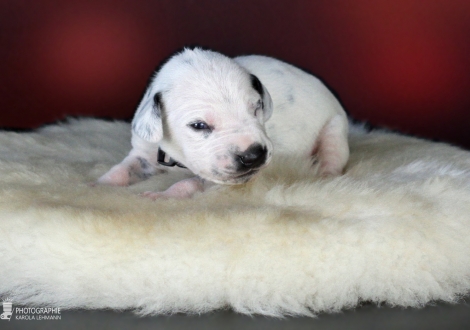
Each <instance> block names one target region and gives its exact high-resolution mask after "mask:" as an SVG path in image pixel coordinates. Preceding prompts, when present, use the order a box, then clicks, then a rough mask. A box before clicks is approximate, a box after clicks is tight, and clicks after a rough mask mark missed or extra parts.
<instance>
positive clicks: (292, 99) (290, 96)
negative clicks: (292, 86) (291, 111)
mask: <svg viewBox="0 0 470 330" xmlns="http://www.w3.org/2000/svg"><path fill="white" fill-rule="evenodd" d="M287 101H289V103H290V104H293V103H294V102H295V99H294V95H293V94H289V95H287Z"/></svg>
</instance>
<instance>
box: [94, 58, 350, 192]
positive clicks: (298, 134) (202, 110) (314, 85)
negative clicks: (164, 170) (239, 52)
mask: <svg viewBox="0 0 470 330" xmlns="http://www.w3.org/2000/svg"><path fill="white" fill-rule="evenodd" d="M252 74H253V75H255V76H256V77H257V78H258V79H259V80H260V81H261V86H260V88H261V89H262V90H261V91H257V90H256V89H255V88H254V86H253V82H252V77H251V75H252ZM157 94H159V95H160V98H159V100H160V101H155V99H154V97H155V95H157ZM196 121H203V122H205V123H208V124H209V126H210V127H211V130H210V133H207V134H204V133H203V132H201V131H194V130H193V129H192V128H191V127H190V125H189V124H191V123H193V122H196ZM132 126H133V137H132V147H133V149H132V150H131V152H130V154H129V155H128V156H127V157H126V158H125V159H124V161H122V162H121V163H120V164H118V165H116V166H114V167H113V168H112V169H111V170H110V171H109V172H108V173H106V174H105V175H104V176H102V177H101V178H100V179H99V180H98V182H99V183H103V184H111V185H128V184H132V183H135V182H136V179H137V178H148V176H149V175H153V174H155V173H156V172H158V169H160V170H161V166H160V165H158V164H157V162H156V159H155V155H156V151H157V149H158V148H159V147H161V148H162V149H164V151H165V152H166V153H167V154H168V155H169V156H171V157H172V158H173V159H175V160H176V161H178V162H179V163H182V164H184V165H185V166H186V167H187V168H188V169H189V170H190V171H191V172H192V173H194V174H195V175H196V176H197V177H198V178H201V179H204V180H207V181H210V182H215V183H219V184H240V183H245V182H247V181H248V180H249V179H250V178H251V177H252V176H254V175H255V174H256V173H258V171H259V169H261V168H263V167H265V166H267V165H268V164H269V162H270V159H271V157H272V153H273V152H274V153H275V154H276V155H290V156H292V157H300V158H301V159H303V160H304V161H306V162H311V161H310V158H311V157H312V155H313V153H314V152H315V151H318V152H317V156H318V157H317V159H318V160H319V162H320V163H321V167H320V174H323V175H327V174H333V175H337V174H341V172H342V171H343V168H344V166H345V164H346V162H347V159H348V156H349V148H348V142H347V132H348V124H347V118H346V115H345V112H344V110H343V109H342V107H341V105H340V104H339V102H338V101H337V100H336V98H335V97H334V96H333V95H332V93H331V92H330V91H329V90H328V89H327V88H326V87H325V86H324V85H323V84H322V83H321V82H320V81H319V80H318V79H317V78H315V77H313V76H312V75H309V74H307V73H305V72H303V71H301V70H300V69H297V68H295V67H293V66H291V65H289V64H287V63H284V62H281V61H279V60H276V59H273V58H269V57H264V56H242V57H237V58H235V59H230V58H228V57H226V56H224V55H222V54H219V53H216V52H212V51H206V50H201V49H194V50H188V49H186V50H184V51H183V52H181V53H179V54H177V55H175V56H173V57H172V58H171V59H170V60H169V61H168V62H167V63H166V64H164V65H163V66H162V68H161V69H160V70H159V71H158V72H157V73H156V75H155V77H154V78H153V79H152V81H151V84H150V86H149V87H148V89H147V91H146V93H145V95H144V97H143V99H142V101H141V103H140V105H139V106H138V108H137V111H136V114H135V117H134V120H133V125H132ZM255 144H259V145H261V146H263V147H265V148H266V149H267V157H266V161H265V163H264V165H263V166H261V167H260V168H258V167H257V168H255V169H254V170H253V171H251V170H250V171H247V173H246V174H247V175H243V176H241V174H245V173H244V172H243V171H245V168H242V169H237V170H234V168H236V165H237V161H238V155H239V154H240V153H241V152H244V151H246V150H248V149H249V148H250V147H251V146H253V145H255ZM142 159H144V160H145V162H146V164H147V162H148V163H149V164H150V165H151V166H146V167H145V169H143V171H146V172H145V173H144V174H145V175H141V173H140V166H139V162H141V161H142ZM183 186H186V187H188V189H190V188H191V187H196V189H193V190H188V191H184V190H181V192H182V195H184V196H185V197H188V196H191V195H192V194H193V193H194V192H195V191H200V187H201V186H202V183H198V184H196V185H180V187H183ZM178 191H180V189H179V190H178ZM168 195H172V196H173V197H177V196H174V192H172V193H170V192H164V193H163V194H162V193H158V194H154V193H150V192H149V193H147V194H145V196H147V197H151V198H154V199H155V198H158V197H165V196H168Z"/></svg>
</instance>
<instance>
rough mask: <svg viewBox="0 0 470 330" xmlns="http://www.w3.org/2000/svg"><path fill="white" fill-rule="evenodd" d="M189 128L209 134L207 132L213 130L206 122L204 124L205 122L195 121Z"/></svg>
mask: <svg viewBox="0 0 470 330" xmlns="http://www.w3.org/2000/svg"><path fill="white" fill-rule="evenodd" d="M188 126H189V127H191V128H192V129H194V130H195V131H206V132H207V131H211V130H212V128H211V127H210V126H209V125H208V124H207V123H206V122H203V121H195V122H192V123H189V124H188Z"/></svg>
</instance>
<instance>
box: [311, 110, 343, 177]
mask: <svg viewBox="0 0 470 330" xmlns="http://www.w3.org/2000/svg"><path fill="white" fill-rule="evenodd" d="M316 149H317V152H318V159H319V162H320V175H322V176H329V175H340V174H342V172H343V169H344V166H346V163H347V162H348V158H349V145H348V121H347V119H346V117H344V116H342V115H336V116H334V117H333V118H332V119H331V120H330V121H329V122H328V123H326V125H325V126H324V127H323V128H322V130H321V132H320V135H319V137H318V141H317V148H316Z"/></svg>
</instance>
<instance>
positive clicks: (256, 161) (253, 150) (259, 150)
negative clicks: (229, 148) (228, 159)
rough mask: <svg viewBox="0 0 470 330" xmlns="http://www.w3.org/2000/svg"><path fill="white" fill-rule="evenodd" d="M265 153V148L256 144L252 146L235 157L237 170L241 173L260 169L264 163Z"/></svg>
mask: <svg viewBox="0 0 470 330" xmlns="http://www.w3.org/2000/svg"><path fill="white" fill-rule="evenodd" d="M267 153H268V151H267V150H266V147H263V146H262V145H261V144H258V143H255V144H252V145H251V146H250V147H249V148H248V149H246V150H245V151H244V152H242V153H240V154H237V155H236V157H237V158H236V160H237V161H238V164H239V168H238V169H239V170H240V171H243V170H247V169H252V168H257V167H260V166H261V165H263V164H264V163H265V162H266V155H267Z"/></svg>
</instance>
